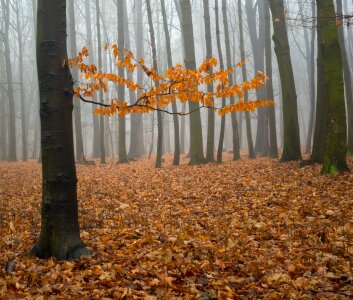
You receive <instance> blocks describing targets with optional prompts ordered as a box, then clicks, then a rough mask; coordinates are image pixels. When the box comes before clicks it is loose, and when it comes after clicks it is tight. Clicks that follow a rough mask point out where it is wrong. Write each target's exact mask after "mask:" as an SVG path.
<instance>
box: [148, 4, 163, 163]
mask: <svg viewBox="0 0 353 300" xmlns="http://www.w3.org/2000/svg"><path fill="white" fill-rule="evenodd" d="M146 6H147V17H148V24H149V28H150V36H151V48H152V60H153V67H154V69H155V70H156V71H157V72H158V63H157V49H156V40H155V37H154V28H153V21H152V10H151V3H150V0H146ZM155 84H156V85H158V81H156V83H155ZM157 106H158V99H157ZM157 126H158V137H157V158H156V164H155V167H156V168H160V167H161V166H162V147H163V118H162V113H161V111H159V110H158V111H157ZM152 143H153V141H152Z"/></svg>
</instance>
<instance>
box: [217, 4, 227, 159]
mask: <svg viewBox="0 0 353 300" xmlns="http://www.w3.org/2000/svg"><path fill="white" fill-rule="evenodd" d="M215 16H216V40H217V50H218V58H219V67H220V69H221V70H224V62H223V53H222V46H221V37H220V30H219V14H218V0H215ZM225 106H226V99H225V98H224V97H223V98H222V107H225ZM225 127H226V116H222V117H221V128H220V133H219V140H218V149H217V163H219V164H220V163H222V156H223V145H224V134H225Z"/></svg>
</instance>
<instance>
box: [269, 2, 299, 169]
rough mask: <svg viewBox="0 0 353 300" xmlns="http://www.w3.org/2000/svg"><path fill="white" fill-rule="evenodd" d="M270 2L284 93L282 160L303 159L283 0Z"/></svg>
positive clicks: (274, 39)
mask: <svg viewBox="0 0 353 300" xmlns="http://www.w3.org/2000/svg"><path fill="white" fill-rule="evenodd" d="M268 2H269V4H270V8H271V13H272V21H273V29H274V34H273V41H274V44H275V52H276V56H277V61H278V67H279V73H280V79H281V86H282V94H283V120H284V144H283V153H282V157H281V161H283V162H286V161H293V160H301V149H300V136H299V122H298V108H297V94H296V89H295V82H294V74H293V67H292V61H291V55H290V47H289V42H288V34H287V26H286V22H285V10H284V5H283V0H268Z"/></svg>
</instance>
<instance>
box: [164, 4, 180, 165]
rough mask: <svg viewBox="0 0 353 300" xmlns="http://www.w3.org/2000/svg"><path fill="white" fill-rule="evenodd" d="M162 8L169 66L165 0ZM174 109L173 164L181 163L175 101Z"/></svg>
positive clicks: (170, 59)
mask: <svg viewBox="0 0 353 300" xmlns="http://www.w3.org/2000/svg"><path fill="white" fill-rule="evenodd" d="M161 9H162V17H163V27H164V35H165V41H166V49H167V60H168V67H169V68H170V67H172V66H173V60H172V48H171V46H170V36H169V29H168V23H167V13H166V9H165V1H164V0H161ZM172 111H173V113H174V115H173V124H174V159H173V165H175V166H176V165H179V163H180V141H179V118H178V115H177V114H176V113H177V105H176V103H175V101H174V102H173V103H172Z"/></svg>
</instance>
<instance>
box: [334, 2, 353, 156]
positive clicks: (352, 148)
mask: <svg viewBox="0 0 353 300" xmlns="http://www.w3.org/2000/svg"><path fill="white" fill-rule="evenodd" d="M336 3H337V14H338V15H339V16H343V9H342V0H336ZM338 38H339V43H340V49H341V56H342V63H343V74H344V89H345V95H346V106H347V121H348V122H347V123H348V124H347V125H348V128H347V134H348V144H347V150H348V152H349V153H350V154H353V89H352V74H351V70H350V66H349V60H348V54H347V50H346V44H345V39H344V28H343V26H338Z"/></svg>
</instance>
